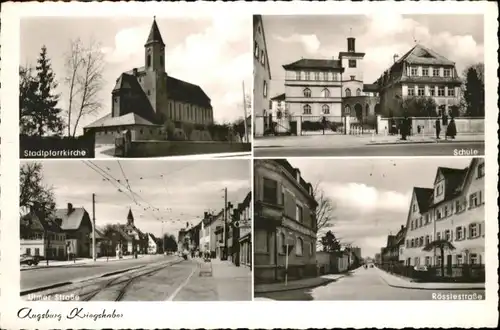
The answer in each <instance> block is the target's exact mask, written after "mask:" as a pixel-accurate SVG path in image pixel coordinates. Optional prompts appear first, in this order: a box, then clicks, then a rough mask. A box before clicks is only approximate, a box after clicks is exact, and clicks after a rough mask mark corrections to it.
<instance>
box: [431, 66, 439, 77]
mask: <svg viewBox="0 0 500 330" xmlns="http://www.w3.org/2000/svg"><path fill="white" fill-rule="evenodd" d="M439 71H440V70H439V68H434V69H432V75H433V76H434V77H439Z"/></svg>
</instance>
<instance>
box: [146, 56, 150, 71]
mask: <svg viewBox="0 0 500 330" xmlns="http://www.w3.org/2000/svg"><path fill="white" fill-rule="evenodd" d="M146 66H147V67H148V68H149V67H150V66H151V55H150V54H148V56H147V60H146Z"/></svg>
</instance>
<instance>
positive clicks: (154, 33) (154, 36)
mask: <svg viewBox="0 0 500 330" xmlns="http://www.w3.org/2000/svg"><path fill="white" fill-rule="evenodd" d="M154 42H159V43H160V44H161V45H163V46H165V43H164V42H163V38H162V37H161V33H160V29H158V25H157V24H156V19H153V24H152V25H151V30H150V31H149V36H148V40H147V41H146V45H148V44H151V43H154Z"/></svg>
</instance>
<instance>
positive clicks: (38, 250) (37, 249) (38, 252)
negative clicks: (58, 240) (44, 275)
mask: <svg viewBox="0 0 500 330" xmlns="http://www.w3.org/2000/svg"><path fill="white" fill-rule="evenodd" d="M39 255H40V248H35V256H39Z"/></svg>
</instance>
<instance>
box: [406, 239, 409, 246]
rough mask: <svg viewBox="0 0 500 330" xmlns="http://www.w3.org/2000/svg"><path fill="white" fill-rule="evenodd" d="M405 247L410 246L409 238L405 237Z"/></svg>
mask: <svg viewBox="0 0 500 330" xmlns="http://www.w3.org/2000/svg"><path fill="white" fill-rule="evenodd" d="M406 247H407V248H409V247H410V240H409V239H407V240H406Z"/></svg>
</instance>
